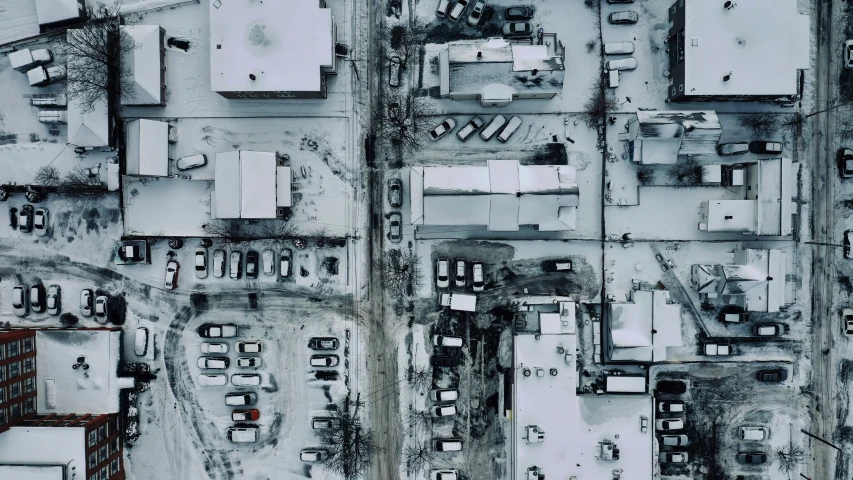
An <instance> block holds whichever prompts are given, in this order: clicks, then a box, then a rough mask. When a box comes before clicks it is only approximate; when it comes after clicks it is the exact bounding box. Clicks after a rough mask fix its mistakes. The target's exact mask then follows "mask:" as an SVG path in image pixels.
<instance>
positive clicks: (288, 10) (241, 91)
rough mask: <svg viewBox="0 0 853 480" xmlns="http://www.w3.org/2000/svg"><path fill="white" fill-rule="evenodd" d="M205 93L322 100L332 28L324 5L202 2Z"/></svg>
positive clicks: (296, 0)
mask: <svg viewBox="0 0 853 480" xmlns="http://www.w3.org/2000/svg"><path fill="white" fill-rule="evenodd" d="M207 1H208V3H209V5H210V83H211V85H210V88H211V89H212V90H213V91H214V92H217V93H219V94H220V95H222V96H223V97H225V98H234V99H240V98H241V99H253V98H272V99H287V98H326V96H327V94H328V78H327V77H328V76H329V75H334V74H337V61H336V57H335V42H336V41H337V27H336V26H335V21H334V17H332V11H331V10H330V9H328V8H326V5H325V0H293V1H288V2H277V1H273V2H261V1H255V0H207Z"/></svg>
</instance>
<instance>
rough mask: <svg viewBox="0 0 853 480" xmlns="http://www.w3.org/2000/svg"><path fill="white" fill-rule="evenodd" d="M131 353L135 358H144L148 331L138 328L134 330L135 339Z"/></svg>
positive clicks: (146, 351)
mask: <svg viewBox="0 0 853 480" xmlns="http://www.w3.org/2000/svg"><path fill="white" fill-rule="evenodd" d="M133 353H135V354H136V356H137V357H144V356H145V355H146V354H147V353H148V329H147V328H145V327H139V328H137V329H136V337H135V338H134V339H133Z"/></svg>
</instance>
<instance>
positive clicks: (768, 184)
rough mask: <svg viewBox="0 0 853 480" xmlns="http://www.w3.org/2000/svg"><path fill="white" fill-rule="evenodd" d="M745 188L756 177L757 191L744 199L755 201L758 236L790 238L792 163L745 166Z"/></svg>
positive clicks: (765, 162) (764, 162)
mask: <svg viewBox="0 0 853 480" xmlns="http://www.w3.org/2000/svg"><path fill="white" fill-rule="evenodd" d="M746 170H747V172H746V174H747V184H750V183H753V182H752V181H750V180H751V179H752V178H753V176H754V175H757V176H758V179H757V180H758V190H757V191H747V198H755V199H756V201H757V205H756V214H755V215H756V222H757V231H756V233H757V234H758V235H791V232H792V225H791V215H792V198H791V196H792V190H793V185H792V183H793V175H792V163H791V159H789V158H771V159H763V160H759V161H758V163H757V164H754V165H748V166H747V169H746Z"/></svg>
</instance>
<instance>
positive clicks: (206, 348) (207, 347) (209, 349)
mask: <svg viewBox="0 0 853 480" xmlns="http://www.w3.org/2000/svg"><path fill="white" fill-rule="evenodd" d="M201 353H228V344H227V343H215V342H214V343H211V342H205V343H202V344H201Z"/></svg>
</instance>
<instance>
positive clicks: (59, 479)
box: [0, 465, 65, 480]
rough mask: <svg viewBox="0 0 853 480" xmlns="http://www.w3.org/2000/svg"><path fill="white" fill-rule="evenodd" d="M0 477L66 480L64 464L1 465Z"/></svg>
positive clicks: (24, 479)
mask: <svg viewBox="0 0 853 480" xmlns="http://www.w3.org/2000/svg"><path fill="white" fill-rule="evenodd" d="M0 478H8V479H14V480H65V470H64V468H63V466H62V465H0Z"/></svg>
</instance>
